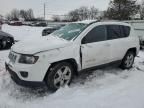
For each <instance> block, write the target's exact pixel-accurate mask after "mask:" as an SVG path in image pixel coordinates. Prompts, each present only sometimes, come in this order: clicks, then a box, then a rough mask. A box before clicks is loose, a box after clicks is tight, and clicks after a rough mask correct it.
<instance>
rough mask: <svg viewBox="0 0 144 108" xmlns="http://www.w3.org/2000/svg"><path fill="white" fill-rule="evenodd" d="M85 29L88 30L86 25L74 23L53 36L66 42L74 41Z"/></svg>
mask: <svg viewBox="0 0 144 108" xmlns="http://www.w3.org/2000/svg"><path fill="white" fill-rule="evenodd" d="M85 28H86V24H83V23H72V24H68V25H66V26H64V27H62V28H61V29H59V30H57V31H55V32H53V33H52V35H53V36H56V37H59V38H63V39H65V40H72V39H74V38H76V37H77V36H78V35H79V34H80V33H81V32H82V31H83V30H84V29H85Z"/></svg>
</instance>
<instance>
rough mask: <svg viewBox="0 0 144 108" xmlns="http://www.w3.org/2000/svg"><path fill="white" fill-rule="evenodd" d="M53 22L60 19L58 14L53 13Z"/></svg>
mask: <svg viewBox="0 0 144 108" xmlns="http://www.w3.org/2000/svg"><path fill="white" fill-rule="evenodd" d="M52 19H53V20H54V21H55V22H58V21H60V17H59V16H58V15H54V16H53V18H52Z"/></svg>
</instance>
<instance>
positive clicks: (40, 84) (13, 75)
mask: <svg viewBox="0 0 144 108" xmlns="http://www.w3.org/2000/svg"><path fill="white" fill-rule="evenodd" d="M5 68H6V70H7V71H8V72H9V74H10V75H11V78H12V80H13V81H14V82H15V83H16V84H18V85H21V86H25V87H30V88H33V87H44V86H45V83H44V82H33V81H24V80H21V79H20V78H19V77H18V75H17V74H16V72H14V71H13V70H11V69H10V68H9V66H8V64H7V63H5Z"/></svg>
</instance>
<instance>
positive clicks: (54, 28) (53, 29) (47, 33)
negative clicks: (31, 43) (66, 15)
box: [42, 25, 65, 36]
mask: <svg viewBox="0 0 144 108" xmlns="http://www.w3.org/2000/svg"><path fill="white" fill-rule="evenodd" d="M63 26H65V25H58V26H53V27H49V28H45V29H44V30H43V31H42V36H47V35H49V34H51V33H52V32H54V31H56V30H58V29H60V28H61V27H63Z"/></svg>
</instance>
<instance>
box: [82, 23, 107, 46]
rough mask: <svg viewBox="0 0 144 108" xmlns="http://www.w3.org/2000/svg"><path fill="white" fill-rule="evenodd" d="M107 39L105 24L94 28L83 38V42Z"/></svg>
mask: <svg viewBox="0 0 144 108" xmlns="http://www.w3.org/2000/svg"><path fill="white" fill-rule="evenodd" d="M104 40H106V27H105V26H104V25H101V26H97V27H95V28H93V29H92V30H91V31H90V32H89V33H88V34H87V35H86V36H85V37H84V38H83V40H82V43H83V44H86V43H93V42H99V41H104Z"/></svg>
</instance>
